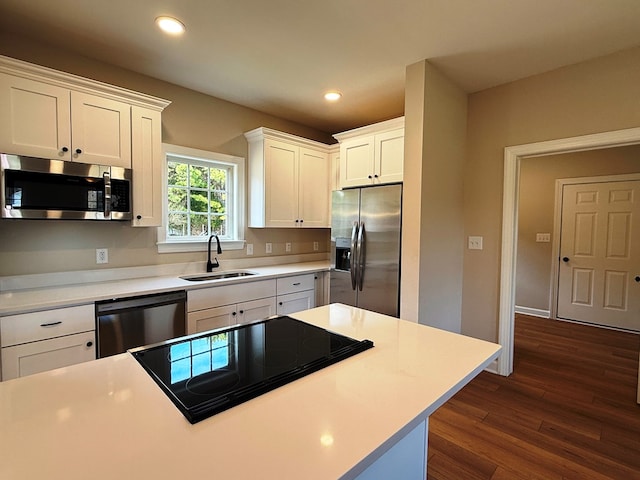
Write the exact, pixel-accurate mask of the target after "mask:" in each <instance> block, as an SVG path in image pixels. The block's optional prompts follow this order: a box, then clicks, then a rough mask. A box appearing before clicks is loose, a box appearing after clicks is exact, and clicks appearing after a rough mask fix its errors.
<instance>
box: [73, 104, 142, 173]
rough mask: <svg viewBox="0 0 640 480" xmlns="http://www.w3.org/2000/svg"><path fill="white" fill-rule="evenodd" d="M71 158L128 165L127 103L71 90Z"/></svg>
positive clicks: (129, 116)
mask: <svg viewBox="0 0 640 480" xmlns="http://www.w3.org/2000/svg"><path fill="white" fill-rule="evenodd" d="M71 135H72V141H73V146H72V152H71V155H72V158H73V161H75V162H82V163H95V164H98V165H111V166H115V167H125V168H131V106H130V105H127V104H126V103H122V102H118V101H115V100H110V99H108V98H103V97H98V96H95V95H89V94H86V93H80V92H71Z"/></svg>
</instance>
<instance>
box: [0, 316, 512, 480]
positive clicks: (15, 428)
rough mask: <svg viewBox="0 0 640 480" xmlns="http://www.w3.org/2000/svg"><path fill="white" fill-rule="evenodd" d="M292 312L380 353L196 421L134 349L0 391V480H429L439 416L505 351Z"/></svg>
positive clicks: (388, 323) (435, 334)
mask: <svg viewBox="0 0 640 480" xmlns="http://www.w3.org/2000/svg"><path fill="white" fill-rule="evenodd" d="M291 316H292V317H295V318H298V319H300V320H302V321H306V322H308V323H311V324H314V325H318V326H320V327H323V328H327V329H329V330H332V331H334V332H337V333H341V334H343V335H347V336H349V337H352V338H356V339H359V340H362V339H365V338H366V339H369V340H372V341H373V342H374V344H375V347H374V348H372V349H369V350H367V351H365V352H362V353H359V354H357V355H355V356H353V357H351V358H348V359H346V360H343V361H341V362H339V363H337V364H334V365H331V366H329V367H327V368H324V369H322V370H320V371H318V372H315V373H313V374H311V375H308V376H306V377H304V378H302V379H299V380H296V381H294V382H292V383H290V384H288V385H285V386H283V387H280V388H278V389H276V390H273V391H271V392H268V393H266V394H264V395H261V396H260V397H257V398H255V399H253V400H250V401H248V402H245V403H243V404H241V405H238V406H236V407H234V408H231V409H229V410H227V411H224V412H222V413H219V414H217V415H215V416H213V417H210V418H208V419H205V420H203V421H201V422H199V423H197V424H194V425H192V424H190V423H189V422H188V421H187V420H186V419H185V418H184V417H183V415H182V413H180V411H179V410H178V409H177V408H176V407H175V406H174V405H173V403H171V401H170V400H169V399H168V397H167V396H166V395H165V394H164V393H163V392H162V391H161V390H160V388H159V387H158V386H157V385H156V384H155V382H154V381H153V380H152V379H151V378H150V377H149V376H148V375H147V373H146V372H145V371H144V370H143V369H142V367H141V366H140V365H139V364H138V363H137V361H136V360H135V359H134V358H133V357H132V356H131V355H130V354H128V353H126V354H122V355H115V356H113V357H108V358H104V359H100V360H96V361H91V362H87V363H84V364H79V365H74V366H72V367H68V368H63V369H58V370H53V371H50V372H45V373H40V374H36V375H32V376H29V377H24V378H19V379H15V380H9V381H6V382H2V383H0V478H2V479H5V478H6V479H11V480H33V479H43V478H46V479H49V480H57V479H65V480H76V479H77V480H80V479H82V480H84V479H87V478H91V479H93V480H112V479H116V478H118V479H127V478H135V479H149V480H157V479H170V478H225V479H234V480H236V479H256V478H260V479H278V480H282V479H302V478H304V479H305V480H309V479H354V478H357V479H361V480H364V479H366V480H370V479H388V478H399V479H400V478H401V479H403V480H411V479H416V480H418V479H420V480H423V479H424V478H425V477H426V468H427V461H426V459H427V455H426V452H427V435H428V418H429V416H430V415H431V414H432V413H433V412H434V411H435V410H436V409H437V408H438V407H439V406H440V405H442V404H443V403H444V402H446V401H447V400H448V399H449V398H451V396H453V395H454V394H455V393H456V392H457V391H458V390H460V389H461V388H462V387H463V386H464V385H465V384H466V383H468V382H469V381H470V380H471V379H472V378H473V377H474V376H475V375H477V374H478V373H479V372H480V371H482V370H483V369H484V368H485V367H486V366H487V365H489V364H490V363H491V362H492V361H493V360H494V359H495V358H496V357H497V356H498V354H499V352H500V347H499V346H498V345H496V344H492V343H489V342H485V341H482V340H477V339H473V338H468V337H464V336H461V335H456V334H452V333H449V332H445V331H442V330H438V329H434V328H430V327H425V326H422V325H418V324H415V323H412V322H407V321H402V320H398V319H395V318H391V317H388V316H385V315H379V314H376V313H372V312H368V311H365V310H361V309H358V308H353V307H348V306H345V305H340V304H334V305H329V306H325V307H320V308H315V309H312V310H307V311H304V312H300V313H297V314H294V315H291Z"/></svg>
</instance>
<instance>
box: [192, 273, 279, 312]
mask: <svg viewBox="0 0 640 480" xmlns="http://www.w3.org/2000/svg"><path fill="white" fill-rule="evenodd" d="M275 296H276V281H275V280H259V281H257V282H246V283H235V284H233V285H221V286H219V287H211V288H202V289H199V290H189V291H188V292H187V311H189V312H195V311H196V310H203V309H205V308H212V307H217V306H220V305H228V304H231V303H240V302H245V301H249V300H257V299H258V298H266V297H275Z"/></svg>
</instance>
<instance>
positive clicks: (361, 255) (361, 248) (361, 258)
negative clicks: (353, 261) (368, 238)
mask: <svg viewBox="0 0 640 480" xmlns="http://www.w3.org/2000/svg"><path fill="white" fill-rule="evenodd" d="M357 248H358V289H359V290H360V291H362V287H363V283H364V264H365V254H366V252H365V239H364V222H362V223H360V231H359V232H358V246H357Z"/></svg>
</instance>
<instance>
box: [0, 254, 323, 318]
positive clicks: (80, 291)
mask: <svg viewBox="0 0 640 480" xmlns="http://www.w3.org/2000/svg"><path fill="white" fill-rule="evenodd" d="M234 270H236V269H234ZM241 270H249V271H251V272H255V273H256V274H255V275H251V276H247V277H238V278H231V279H224V280H214V281H206V282H190V281H188V280H183V279H181V278H180V277H179V275H178V274H176V275H162V276H154V277H140V278H130V279H125V280H113V281H104V282H89V283H79V284H74V285H64V286H60V287H46V288H34V289H26V290H16V291H8V292H2V293H0V316H3V315H11V314H15V313H28V312H33V311H38V310H46V309H50V308H59V307H70V306H74V305H83V304H87V303H93V302H94V301H98V300H106V299H111V298H116V297H127V296H132V295H145V294H152V293H161V292H168V291H173V290H193V289H197V288H207V287H213V286H217V285H223V284H224V285H228V284H233V283H244V282H251V281H256V280H265V279H269V278H275V277H278V276H282V275H296V274H302V273H311V272H319V271H325V270H329V262H328V261H321V262H303V263H291V264H286V265H273V266H262V267H255V268H243V269H241ZM223 272H224V271H216V272H213V273H223ZM189 273H191V274H193V272H189Z"/></svg>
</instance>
